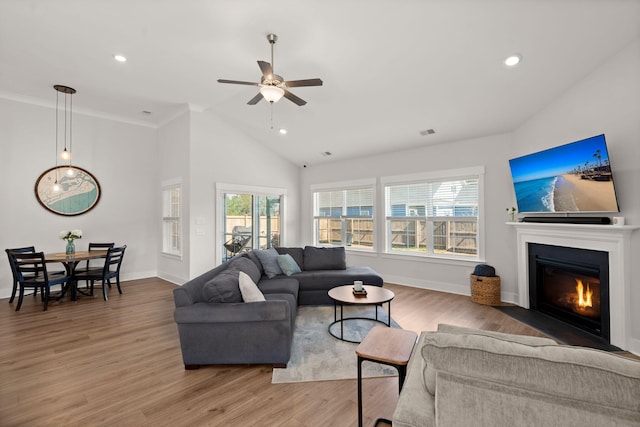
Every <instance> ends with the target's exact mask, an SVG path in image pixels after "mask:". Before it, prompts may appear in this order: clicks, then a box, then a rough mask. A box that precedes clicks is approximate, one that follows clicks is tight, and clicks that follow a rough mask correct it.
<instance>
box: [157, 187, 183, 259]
mask: <svg viewBox="0 0 640 427" xmlns="http://www.w3.org/2000/svg"><path fill="white" fill-rule="evenodd" d="M180 192H181V186H180V184H173V185H167V186H164V188H163V189H162V252H164V253H167V254H171V255H178V256H182V224H181V216H180V215H181V209H180Z"/></svg>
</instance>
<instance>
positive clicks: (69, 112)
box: [53, 85, 76, 191]
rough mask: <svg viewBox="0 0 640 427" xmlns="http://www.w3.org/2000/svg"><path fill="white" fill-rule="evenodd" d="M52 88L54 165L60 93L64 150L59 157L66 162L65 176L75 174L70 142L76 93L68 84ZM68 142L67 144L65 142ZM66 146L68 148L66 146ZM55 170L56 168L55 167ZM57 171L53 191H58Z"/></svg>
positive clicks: (71, 140)
mask: <svg viewBox="0 0 640 427" xmlns="http://www.w3.org/2000/svg"><path fill="white" fill-rule="evenodd" d="M53 88H54V89H55V90H56V91H57V93H56V166H58V135H59V125H60V114H59V111H60V93H63V94H64V117H63V119H64V126H63V130H64V137H63V140H64V150H62V153H60V158H61V159H62V160H63V161H65V162H68V163H67V164H68V166H69V167H68V169H67V176H74V175H75V171H74V170H73V167H72V166H71V149H72V144H73V137H72V128H73V94H74V93H76V90H75V89H73V88H71V87H68V86H64V85H54V86H53ZM67 143H68V144H67ZM67 147H68V148H67ZM56 170H57V169H56ZM57 178H58V177H57V172H56V180H55V183H54V185H53V189H54V191H58V190H59V189H60V186H59V184H58V179H57Z"/></svg>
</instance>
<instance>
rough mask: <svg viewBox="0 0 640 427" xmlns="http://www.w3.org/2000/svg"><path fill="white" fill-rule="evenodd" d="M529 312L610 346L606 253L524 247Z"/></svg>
mask: <svg viewBox="0 0 640 427" xmlns="http://www.w3.org/2000/svg"><path fill="white" fill-rule="evenodd" d="M527 252H528V254H529V283H530V286H529V301H530V308H531V309H532V310H536V311H539V312H541V313H544V314H546V315H548V316H551V317H553V318H555V319H557V320H559V321H561V322H565V323H568V324H570V325H573V326H575V327H578V328H580V329H582V330H584V331H587V332H589V333H591V334H593V335H595V336H597V337H600V338H602V339H604V340H605V341H607V342H610V320H609V305H610V304H609V255H608V253H607V252H603V251H596V250H588V249H580V248H573V247H563V246H553V245H545V244H538V243H529V244H528V251H527Z"/></svg>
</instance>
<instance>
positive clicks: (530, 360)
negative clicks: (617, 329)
mask: <svg viewBox="0 0 640 427" xmlns="http://www.w3.org/2000/svg"><path fill="white" fill-rule="evenodd" d="M639 425H640V362H638V361H636V360H631V359H627V358H623V357H620V356H617V355H615V354H611V353H607V352H604V351H600V350H593V349H589V348H583V347H573V346H564V345H558V344H557V343H556V342H555V341H553V340H550V339H547V338H538V337H529V336H520V335H512V334H504V333H498V332H487V331H481V330H474V329H467V328H461V327H457V326H451V325H439V326H438V332H423V333H422V334H421V336H420V338H419V339H418V343H417V344H416V346H415V348H414V350H413V354H412V355H411V359H410V360H409V366H408V368H407V376H406V380H405V383H404V387H403V388H402V392H401V393H400V398H399V400H398V405H397V406H396V410H395V412H394V415H393V426H394V427H428V426H491V427H502V426H509V427H511V426H576V427H577V426H579V427H586V426H598V427H600V426H639Z"/></svg>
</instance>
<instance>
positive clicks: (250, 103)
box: [247, 92, 264, 105]
mask: <svg viewBox="0 0 640 427" xmlns="http://www.w3.org/2000/svg"><path fill="white" fill-rule="evenodd" d="M262 98H264V97H263V96H262V94H261V93H260V92H258V94H257V95H256V96H254V97H253V98H251V100H250V101H249V102H247V104H249V105H256V104H257V103H258V102H260V100H261V99H262Z"/></svg>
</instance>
